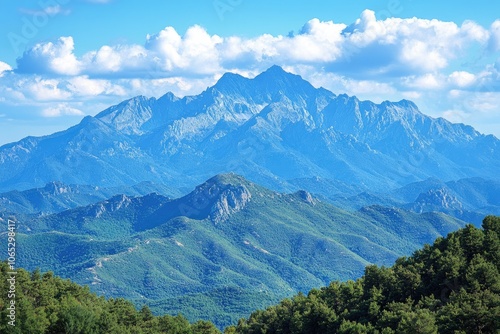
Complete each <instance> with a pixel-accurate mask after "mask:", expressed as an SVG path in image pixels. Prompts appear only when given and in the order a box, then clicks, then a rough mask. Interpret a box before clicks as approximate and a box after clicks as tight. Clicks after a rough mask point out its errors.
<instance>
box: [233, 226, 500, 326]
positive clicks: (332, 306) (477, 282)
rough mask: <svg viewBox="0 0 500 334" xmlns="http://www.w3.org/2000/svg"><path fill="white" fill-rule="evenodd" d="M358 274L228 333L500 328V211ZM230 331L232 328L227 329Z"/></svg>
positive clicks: (257, 316)
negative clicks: (478, 225)
mask: <svg viewBox="0 0 500 334" xmlns="http://www.w3.org/2000/svg"><path fill="white" fill-rule="evenodd" d="M482 227H483V229H478V228H475V227H474V226H472V225H468V226H467V227H465V228H463V229H460V230H458V231H456V232H453V233H450V234H449V235H448V236H447V237H446V238H439V239H437V240H436V241H435V242H434V244H433V245H432V246H429V245H426V246H425V247H424V248H422V249H420V250H418V251H416V252H415V253H414V254H413V255H412V256H411V257H404V258H400V259H398V260H397V261H396V263H395V264H394V265H393V266H391V267H389V268H387V267H382V268H380V267H377V266H369V267H367V268H366V270H365V274H364V275H363V277H362V278H360V279H358V280H356V281H355V282H353V281H349V282H342V283H341V282H331V283H330V285H329V286H326V287H323V288H321V289H313V290H311V291H310V292H309V293H308V295H307V296H305V295H304V294H299V295H296V296H294V297H293V298H291V299H286V300H283V301H281V303H280V304H278V305H276V306H273V307H269V308H268V309H266V310H263V311H255V312H254V313H252V315H251V316H250V317H249V318H248V320H241V321H240V322H239V323H238V326H236V327H233V328H231V332H232V333H241V334H252V333H264V332H265V333H322V334H323V333H325V334H330V333H444V334H448V333H450V334H451V333H498V331H499V330H500V274H499V272H500V261H499V259H500V239H499V238H498V236H499V235H500V218H499V217H494V216H488V217H486V218H485V219H484V221H483V225H482ZM228 332H229V329H228Z"/></svg>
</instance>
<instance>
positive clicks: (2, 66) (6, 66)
mask: <svg viewBox="0 0 500 334" xmlns="http://www.w3.org/2000/svg"><path fill="white" fill-rule="evenodd" d="M6 71H12V67H10V65H9V64H7V63H4V62H3V61H0V77H2V76H3V73H4V72H6Z"/></svg>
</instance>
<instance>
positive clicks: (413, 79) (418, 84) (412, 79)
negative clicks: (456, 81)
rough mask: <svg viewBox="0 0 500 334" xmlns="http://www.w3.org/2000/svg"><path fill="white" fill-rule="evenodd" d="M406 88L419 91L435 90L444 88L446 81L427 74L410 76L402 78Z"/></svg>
mask: <svg viewBox="0 0 500 334" xmlns="http://www.w3.org/2000/svg"><path fill="white" fill-rule="evenodd" d="M402 83H403V85H404V86H406V87H409V88H413V89H419V90H435V89H439V88H443V87H444V84H445V83H444V80H443V78H442V77H441V76H439V75H436V74H433V73H427V74H424V75H420V76H409V77H405V78H402Z"/></svg>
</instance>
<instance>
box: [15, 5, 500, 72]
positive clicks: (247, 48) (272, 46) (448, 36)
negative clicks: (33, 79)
mask: <svg viewBox="0 0 500 334" xmlns="http://www.w3.org/2000/svg"><path fill="white" fill-rule="evenodd" d="M498 26H500V21H499V23H498ZM495 27H496V25H495V24H494V25H493V26H492V28H491V29H492V30H493V31H494V30H495V29H496V28H495ZM498 30H500V28H499V29H498ZM491 36H495V34H494V33H492V34H491ZM492 38H493V37H490V33H489V32H488V30H485V29H484V28H482V27H481V26H479V25H477V24H476V23H474V22H471V21H466V22H464V23H463V24H462V25H461V26H458V25H457V24H455V23H453V22H442V21H438V20H423V19H417V18H412V19H399V18H388V19H385V20H377V18H376V16H375V13H374V12H373V11H370V10H365V11H364V12H363V13H362V14H361V17H360V18H359V19H358V20H357V21H356V22H355V23H354V24H352V25H350V26H347V25H345V24H340V23H334V22H332V21H320V20H318V19H312V20H310V21H309V22H307V23H306V24H305V25H304V26H303V27H302V29H301V30H300V31H299V32H298V33H297V34H291V35H288V36H282V35H277V36H273V35H269V34H263V35H261V36H257V37H254V38H241V37H237V36H228V37H220V36H218V35H210V34H209V33H208V32H207V31H206V30H205V29H204V28H203V27H201V26H198V25H195V26H192V27H190V28H188V29H187V31H186V32H185V33H184V35H180V34H179V33H178V32H177V31H176V30H175V29H174V28H173V27H166V28H165V29H163V30H162V31H160V32H159V33H157V34H153V35H148V36H146V41H145V43H144V45H114V46H108V45H106V46H103V47H101V48H100V49H98V50H95V51H91V52H88V53H87V54H85V55H83V56H82V57H80V58H77V57H76V56H75V55H74V53H73V51H74V42H73V39H72V38H71V37H61V38H60V39H59V40H58V41H56V42H54V43H52V42H49V43H40V44H37V45H35V46H34V47H33V48H31V49H30V50H28V51H26V52H25V53H24V54H23V56H22V57H21V58H20V59H19V60H18V71H20V72H24V73H54V74H58V75H61V74H62V75H99V76H103V77H106V76H109V77H115V78H116V77H137V78H144V77H146V76H149V77H152V78H154V77H156V78H158V77H167V76H178V75H189V74H194V75H214V74H218V73H220V72H223V71H226V70H232V69H239V70H252V69H256V68H257V69H260V70H262V69H264V68H266V67H268V66H270V65H272V64H280V65H288V66H299V65H308V64H314V65H316V66H322V67H325V68H326V69H327V70H330V71H334V72H337V73H343V74H348V75H358V76H363V77H367V76H369V77H376V76H381V75H384V76H390V75H393V76H394V75H421V74H424V73H428V72H432V71H437V70H442V69H444V68H446V67H447V66H449V63H450V61H451V60H453V59H455V58H456V57H457V56H458V55H459V54H460V53H461V52H462V51H463V50H464V49H465V48H466V47H467V46H469V45H470V44H471V43H482V44H488V40H489V41H490V44H491V43H493V44H495V43H496V42H494V39H492ZM492 41H493V42H492Z"/></svg>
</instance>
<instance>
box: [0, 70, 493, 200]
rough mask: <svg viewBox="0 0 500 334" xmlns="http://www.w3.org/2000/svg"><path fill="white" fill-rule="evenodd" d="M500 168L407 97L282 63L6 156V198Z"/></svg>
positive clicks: (485, 142)
mask: <svg viewBox="0 0 500 334" xmlns="http://www.w3.org/2000/svg"><path fill="white" fill-rule="evenodd" d="M499 169H500V150H499V140H498V139H497V138H495V137H494V136H485V135H482V134H480V133H478V132H477V131H475V130H474V129H473V128H471V127H469V126H465V125H463V124H452V123H450V122H448V121H446V120H444V119H434V118H431V117H428V116H425V115H424V114H422V113H421V112H420V111H419V110H418V108H417V106H416V105H415V104H413V103H412V102H409V101H406V100H403V101H400V102H383V103H381V104H375V103H372V102H370V101H359V100H358V99H357V98H356V97H349V96H347V95H338V96H337V95H335V94H333V93H332V92H329V91H327V90H325V89H323V88H314V87H313V86H312V85H311V84H310V83H308V82H307V81H305V80H303V79H302V78H301V77H300V76H297V75H293V74H290V73H287V72H285V71H283V69H281V68H280V67H277V66H273V67H271V68H270V69H269V70H267V71H265V72H264V73H262V74H260V75H258V76H257V77H255V78H253V79H247V78H244V77H242V76H239V75H236V74H230V73H228V74H225V75H223V76H222V77H221V79H220V80H219V81H218V82H217V84H215V85H214V86H213V87H209V88H207V90H205V91H204V92H202V93H200V94H199V95H196V96H188V97H184V98H177V97H175V96H174V95H173V94H172V93H167V94H166V95H164V96H162V97H161V98H159V99H155V98H146V97H142V96H139V97H136V98H132V99H130V100H127V101H124V102H122V103H120V104H119V105H116V106H113V107H110V108H108V109H107V110H105V111H103V112H101V113H99V114H98V115H96V116H95V117H86V118H85V119H84V120H82V122H81V123H80V124H78V125H76V126H74V127H72V128H70V129H68V130H66V131H62V132H60V133H56V134H53V135H50V136H45V137H39V138H34V137H28V138H25V139H23V140H21V141H19V142H17V143H12V144H7V145H4V146H2V147H1V148H0V190H3V191H7V190H13V189H18V190H22V189H28V188H33V187H41V186H43V185H44V184H46V183H48V182H52V181H60V182H63V183H66V184H93V185H97V186H117V185H132V184H136V183H139V182H141V181H152V182H155V183H165V184H169V185H170V186H172V187H174V188H177V189H180V190H181V191H184V190H185V189H189V188H192V187H194V186H195V185H196V184H198V183H200V182H202V181H203V180H205V179H207V178H209V177H210V176H212V175H215V174H218V173H223V172H237V173H239V174H241V175H243V176H245V177H246V178H248V179H251V180H253V181H255V182H258V183H260V184H263V185H265V186H268V187H271V188H273V189H276V190H285V191H292V190H298V189H300V188H305V189H307V190H310V191H312V190H313V189H308V188H307V186H311V184H312V183H313V182H311V180H313V179H315V178H316V180H319V179H321V180H324V182H325V184H338V185H341V184H345V185H346V186H347V187H346V188H352V189H358V188H359V189H360V190H361V191H366V190H369V191H381V190H387V189H388V188H389V189H396V188H399V187H402V186H404V185H406V184H408V183H410V182H416V181H422V180H425V179H427V178H429V177H434V178H438V179H442V180H458V179H462V178H471V177H482V178H485V179H498V175H497V172H498V170H499ZM77 171H78V172H77ZM323 188H324V187H321V186H320V187H315V189H316V190H317V189H320V190H321V189H323ZM326 188H329V187H328V186H327V187H326ZM323 190H324V191H325V193H322V195H325V196H328V195H329V194H328V193H326V190H325V189H323Z"/></svg>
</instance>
